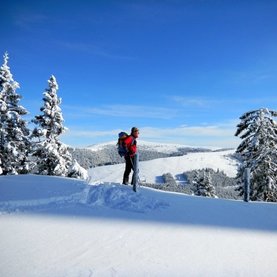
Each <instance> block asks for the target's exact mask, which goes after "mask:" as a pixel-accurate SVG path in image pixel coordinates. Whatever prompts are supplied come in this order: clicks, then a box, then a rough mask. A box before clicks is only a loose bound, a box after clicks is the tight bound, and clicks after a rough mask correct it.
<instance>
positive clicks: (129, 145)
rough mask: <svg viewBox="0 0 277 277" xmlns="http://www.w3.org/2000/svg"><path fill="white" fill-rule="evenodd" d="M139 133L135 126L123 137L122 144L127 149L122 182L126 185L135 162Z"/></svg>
mask: <svg viewBox="0 0 277 277" xmlns="http://www.w3.org/2000/svg"><path fill="white" fill-rule="evenodd" d="M138 135H139V129H138V128H136V127H133V128H132V129H131V134H130V136H128V137H127V138H125V139H124V144H125V147H126V150H127V153H126V154H125V156H124V158H125V171H124V175H123V184H124V185H128V183H129V175H130V173H131V170H133V171H134V165H135V162H136V159H135V158H136V155H137V141H136V139H137V138H138ZM133 179H134V174H133V178H132V184H133V183H134V180H133Z"/></svg>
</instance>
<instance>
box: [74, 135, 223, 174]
mask: <svg viewBox="0 0 277 277" xmlns="http://www.w3.org/2000/svg"><path fill="white" fill-rule="evenodd" d="M138 148H139V156H140V161H149V160H153V159H158V158H166V157H174V156H182V155H186V154H187V153H195V152H213V151H219V150H222V149H220V148H215V147H209V148H208V147H195V146H188V145H182V144H169V143H155V142H147V141H142V140H138ZM70 151H71V153H72V156H73V158H75V159H76V160H77V161H78V162H79V164H80V165H81V166H83V167H84V168H86V169H88V168H91V167H95V166H101V165H112V164H118V163H123V162H124V159H123V158H121V157H120V156H119V155H118V153H117V147H116V142H115V141H112V142H106V143H100V144H95V145H90V146H88V147H86V148H71V149H70Z"/></svg>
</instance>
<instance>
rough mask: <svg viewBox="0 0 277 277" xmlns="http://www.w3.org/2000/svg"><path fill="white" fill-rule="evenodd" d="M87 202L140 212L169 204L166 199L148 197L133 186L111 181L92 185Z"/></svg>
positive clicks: (93, 204)
mask: <svg viewBox="0 0 277 277" xmlns="http://www.w3.org/2000/svg"><path fill="white" fill-rule="evenodd" d="M87 204H88V205H90V206H94V207H109V208H112V209H119V210H125V211H130V212H139V213H145V212H149V211H151V210H159V209H162V208H165V207H168V206H169V204H168V203H167V202H165V201H161V200H158V199H154V198H152V197H146V196H144V195H143V194H141V193H140V192H138V193H134V192H133V191H132V188H131V186H123V185H120V184H109V183H106V184H100V185H97V186H92V187H91V189H90V191H89V194H88V198H87Z"/></svg>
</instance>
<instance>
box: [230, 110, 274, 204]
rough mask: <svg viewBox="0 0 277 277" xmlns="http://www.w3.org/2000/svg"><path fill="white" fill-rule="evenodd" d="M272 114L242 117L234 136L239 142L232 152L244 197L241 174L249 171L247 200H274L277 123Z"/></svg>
mask: <svg viewBox="0 0 277 277" xmlns="http://www.w3.org/2000/svg"><path fill="white" fill-rule="evenodd" d="M276 116H277V112H276V111H272V110H268V109H266V108H263V109H259V110H254V111H250V112H247V113H245V114H243V115H242V116H241V117H240V119H241V122H240V124H239V125H238V126H237V127H238V129H237V132H236V134H235V136H239V137H240V138H241V139H242V140H243V141H242V142H241V144H240V145H239V146H238V148H237V150H236V152H237V153H238V154H240V155H241V157H242V164H241V167H240V168H239V171H238V174H237V179H238V184H239V188H238V190H239V191H240V195H243V194H244V185H243V177H244V176H243V173H244V170H245V168H249V169H250V176H251V178H250V199H251V200H252V201H270V202H276V201H277V123H276V122H275V121H274V119H273V118H274V117H276Z"/></svg>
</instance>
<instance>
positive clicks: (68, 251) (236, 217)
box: [0, 175, 277, 277]
mask: <svg viewBox="0 0 277 277" xmlns="http://www.w3.org/2000/svg"><path fill="white" fill-rule="evenodd" d="M0 237H1V240H0V248H1V251H0V275H1V276H3V277H8V276H30V277H32V276H126V277H127V276H254V277H255V276H268V277H270V276H272V277H273V276H276V271H277V264H276V260H277V248H276V245H277V205H276V204H272V203H244V202H241V201H230V200H221V199H209V198H202V197H193V196H186V195H183V194H176V193H166V192H160V191H155V190H151V189H146V188H140V191H139V192H138V193H134V192H133V191H132V189H131V187H128V186H123V185H119V184H99V185H87V184H86V183H84V182H82V181H78V180H73V179H68V178H58V177H47V176H32V175H24V176H0Z"/></svg>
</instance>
